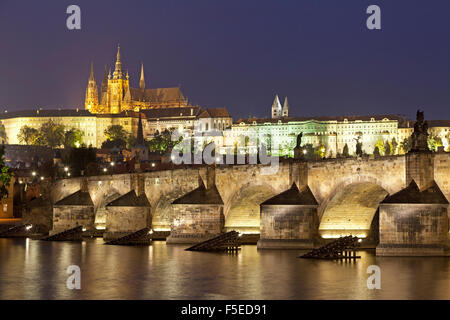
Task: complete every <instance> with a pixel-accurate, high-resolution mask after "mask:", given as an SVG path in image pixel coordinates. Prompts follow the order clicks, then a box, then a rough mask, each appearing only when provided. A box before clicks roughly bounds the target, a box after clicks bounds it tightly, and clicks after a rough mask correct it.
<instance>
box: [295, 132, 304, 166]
mask: <svg viewBox="0 0 450 320" xmlns="http://www.w3.org/2000/svg"><path fill="white" fill-rule="evenodd" d="M302 137H303V132H300V133H299V134H298V135H297V144H296V145H295V148H294V159H295V160H303V158H304V154H303V147H302V146H301V145H302Z"/></svg>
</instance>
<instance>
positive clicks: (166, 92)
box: [130, 87, 185, 103]
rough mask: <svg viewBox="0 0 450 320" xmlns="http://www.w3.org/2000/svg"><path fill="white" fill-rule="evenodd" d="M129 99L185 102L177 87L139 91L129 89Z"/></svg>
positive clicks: (138, 89)
mask: <svg viewBox="0 0 450 320" xmlns="http://www.w3.org/2000/svg"><path fill="white" fill-rule="evenodd" d="M130 93H131V99H132V100H138V101H148V102H154V103H158V102H168V101H176V100H183V101H184V100H185V98H184V96H183V93H181V89H180V88H179V87H173V88H157V89H144V90H142V89H140V88H130Z"/></svg>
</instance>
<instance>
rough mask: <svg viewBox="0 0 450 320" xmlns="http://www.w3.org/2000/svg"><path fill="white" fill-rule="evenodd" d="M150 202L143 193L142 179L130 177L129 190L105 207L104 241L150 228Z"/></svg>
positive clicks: (138, 176) (138, 175) (140, 177)
mask: <svg viewBox="0 0 450 320" xmlns="http://www.w3.org/2000/svg"><path fill="white" fill-rule="evenodd" d="M151 221H152V217H151V213H150V202H149V201H148V199H147V196H146V195H145V191H144V177H143V176H142V175H140V174H137V175H133V176H132V177H131V190H130V191H129V192H128V193H126V194H124V195H122V196H120V197H119V198H117V199H116V200H114V201H112V202H110V203H108V204H107V205H106V229H105V233H104V235H103V238H104V240H105V241H111V240H116V239H118V238H121V237H124V236H126V235H128V234H131V233H134V232H137V231H139V230H142V229H144V228H147V227H150V226H151Z"/></svg>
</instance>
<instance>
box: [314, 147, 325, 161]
mask: <svg viewBox="0 0 450 320" xmlns="http://www.w3.org/2000/svg"><path fill="white" fill-rule="evenodd" d="M314 154H315V155H316V158H317V159H323V158H325V156H326V154H327V150H326V149H325V146H324V145H323V144H320V145H319V146H317V147H316V148H315V149H314Z"/></svg>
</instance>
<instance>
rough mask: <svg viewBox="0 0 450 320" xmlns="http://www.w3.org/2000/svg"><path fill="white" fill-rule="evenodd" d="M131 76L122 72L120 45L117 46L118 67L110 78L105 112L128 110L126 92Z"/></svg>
mask: <svg viewBox="0 0 450 320" xmlns="http://www.w3.org/2000/svg"><path fill="white" fill-rule="evenodd" d="M128 78H129V77H128V76H127V77H125V76H124V74H123V72H122V61H121V59H120V45H119V46H118V48H117V59H116V68H115V70H114V73H113V76H112V78H111V77H110V78H109V79H108V90H107V96H106V106H105V113H120V112H121V111H123V110H128V109H129V108H130V106H129V105H128V103H125V104H124V101H123V100H124V96H125V93H127V92H129V79H128Z"/></svg>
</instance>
